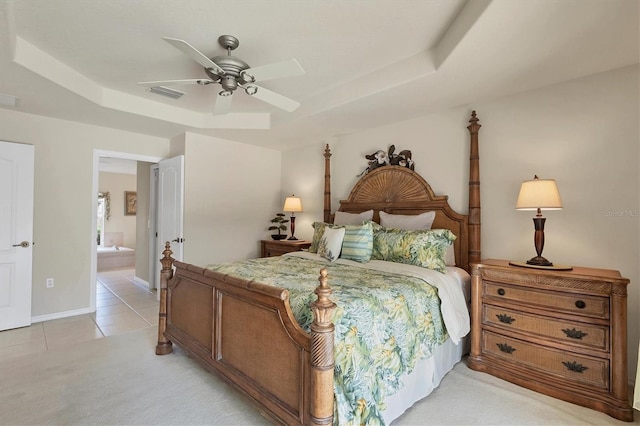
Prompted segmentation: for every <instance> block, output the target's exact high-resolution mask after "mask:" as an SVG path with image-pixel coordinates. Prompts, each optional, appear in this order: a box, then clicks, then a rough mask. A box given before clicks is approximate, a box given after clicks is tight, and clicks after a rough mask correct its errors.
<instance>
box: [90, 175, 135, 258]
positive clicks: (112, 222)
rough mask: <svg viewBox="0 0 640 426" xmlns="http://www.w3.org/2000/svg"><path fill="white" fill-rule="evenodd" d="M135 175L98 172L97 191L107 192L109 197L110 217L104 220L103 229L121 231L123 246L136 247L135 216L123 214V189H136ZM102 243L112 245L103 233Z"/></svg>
mask: <svg viewBox="0 0 640 426" xmlns="http://www.w3.org/2000/svg"><path fill="white" fill-rule="evenodd" d="M136 180H137V179H136V175H129V174H124V173H110V172H100V174H99V183H98V191H100V192H108V193H109V195H110V199H111V218H110V219H109V220H106V219H105V221H104V230H105V233H107V232H120V233H122V242H121V243H120V245H122V246H124V247H130V248H132V249H135V248H136V216H131V215H128V216H127V215H125V207H124V206H125V199H124V193H125V191H134V192H135V191H136V186H137V185H136ZM102 238H104V245H105V246H112V245H114V243H113V242H111V241H109V240H108V238H107V235H106V234H105V235H103V236H102Z"/></svg>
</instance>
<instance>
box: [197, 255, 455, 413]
mask: <svg viewBox="0 0 640 426" xmlns="http://www.w3.org/2000/svg"><path fill="white" fill-rule="evenodd" d="M209 268H211V269H215V270H217V271H220V272H222V273H225V274H230V275H234V276H239V277H242V278H250V279H253V280H256V281H258V282H262V283H264V284H269V285H274V286H275V285H277V286H278V287H282V288H286V289H288V290H289V295H290V305H291V309H292V311H293V313H294V315H295V317H296V319H297V321H298V323H299V324H300V325H301V327H302V328H303V329H304V330H305V331H307V332H309V331H310V325H311V322H312V321H313V314H312V312H311V309H310V308H309V304H310V303H311V302H313V301H315V300H316V295H315V294H314V292H313V291H314V290H315V288H316V287H317V285H318V276H319V271H320V269H321V268H327V270H328V272H329V286H330V287H331V288H332V289H333V294H332V295H331V299H332V300H333V301H334V302H335V303H336V305H337V306H338V307H337V309H336V311H335V316H334V324H335V327H336V329H335V383H334V388H335V401H336V404H335V417H334V422H335V424H339V425H363V424H367V425H378V424H380V425H381V424H384V421H383V417H382V415H381V412H382V411H383V410H384V409H385V397H386V396H387V395H392V394H394V393H395V392H396V391H397V390H398V389H400V388H401V387H402V377H403V376H404V375H406V374H408V373H410V372H411V371H412V370H413V368H414V366H415V364H416V361H418V360H419V359H421V358H425V357H428V356H430V355H431V354H432V352H433V350H434V349H435V348H436V347H437V346H438V345H440V344H441V343H443V342H444V341H445V340H446V339H447V337H448V334H447V331H446V328H445V325H444V322H443V319H442V315H441V313H440V300H439V298H438V290H437V289H436V288H435V287H433V286H431V285H429V284H427V283H426V282H425V281H423V280H421V279H419V278H416V277H408V276H403V275H399V274H394V273H389V272H382V271H376V270H370V269H364V268H354V267H351V266H348V265H341V264H335V263H330V264H329V263H325V262H323V261H319V260H311V259H303V258H297V257H289V256H280V257H271V258H262V259H251V260H247V261H243V262H238V263H232V264H224V265H209Z"/></svg>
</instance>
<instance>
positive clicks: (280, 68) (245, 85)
mask: <svg viewBox="0 0 640 426" xmlns="http://www.w3.org/2000/svg"><path fill="white" fill-rule="evenodd" d="M162 38H163V40H165V41H166V42H167V43H169V44H171V45H172V46H173V47H175V48H177V49H178V50H180V51H181V52H183V53H185V54H186V55H187V56H189V57H190V58H191V59H193V60H194V61H196V62H197V63H199V64H200V65H202V66H203V67H204V72H205V73H206V74H207V76H208V77H209V78H191V79H183V80H163V81H143V82H139V83H138V84H139V85H140V86H144V87H149V88H151V89H153V88H159V86H172V85H184V84H199V85H201V86H208V85H210V84H213V83H218V84H220V86H222V90H221V91H220V92H219V93H218V97H217V99H216V103H215V106H214V109H213V113H214V114H216V115H220V114H226V113H228V112H229V111H230V109H231V100H232V98H233V96H232V95H233V94H234V92H235V91H236V89H237V88H238V87H240V88H242V89H244V92H245V93H246V94H247V95H249V96H252V97H254V98H257V99H260V100H261V101H264V102H267V103H269V104H271V105H274V106H276V107H278V108H281V109H283V110H285V111H288V112H292V111H294V110H296V109H297V108H298V107H299V106H300V103H299V102H297V101H294V100H293V99H289V98H287V97H285V96H282V95H280V94H278V93H275V92H272V91H271V90H268V89H265V88H264V87H262V86H258V85H257V84H255V83H256V82H263V81H267V80H272V79H276V78H284V77H293V76H296V75H302V74H304V69H302V67H301V66H300V64H299V63H298V61H296V60H295V59H288V60H286V61H282V62H276V63H273V64H268V65H263V66H258V67H250V66H249V64H247V63H246V62H245V61H243V60H242V59H240V58H237V57H235V56H232V55H231V51H232V50H235V49H236V48H237V47H238V46H239V45H240V42H239V41H238V39H237V38H236V37H234V36H231V35H222V36H220V37H218V43H220V45H221V46H222V47H224V48H225V49H226V50H227V54H226V55H220V56H215V57H213V58H211V59H209V58H208V57H207V56H205V55H204V54H202V53H201V52H200V51H198V50H197V49H196V48H194V47H193V46H191V45H190V44H189V43H187V42H186V41H184V40H179V39H176V38H169V37H162Z"/></svg>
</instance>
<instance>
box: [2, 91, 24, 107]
mask: <svg viewBox="0 0 640 426" xmlns="http://www.w3.org/2000/svg"><path fill="white" fill-rule="evenodd" d="M19 102H20V98H18V97H17V96H12V95H5V94H4V93H0V105H5V106H8V107H12V108H15V107H17V106H18V104H19Z"/></svg>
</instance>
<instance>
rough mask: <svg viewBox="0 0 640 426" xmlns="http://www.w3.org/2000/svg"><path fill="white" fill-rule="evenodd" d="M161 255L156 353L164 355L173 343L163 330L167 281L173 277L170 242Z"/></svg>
mask: <svg viewBox="0 0 640 426" xmlns="http://www.w3.org/2000/svg"><path fill="white" fill-rule="evenodd" d="M162 254H163V257H162V259H160V263H162V270H161V271H160V310H159V312H158V317H159V318H158V344H157V345H156V355H166V354H168V353H171V352H172V351H173V343H171V340H169V339H167V338H166V337H165V335H164V332H165V331H166V330H167V283H168V282H169V280H170V279H171V278H172V277H173V261H174V260H175V259H174V258H172V257H171V255H172V254H173V252H172V251H171V244H170V243H169V241H167V243H166V244H165V247H164V251H163V252H162Z"/></svg>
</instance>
